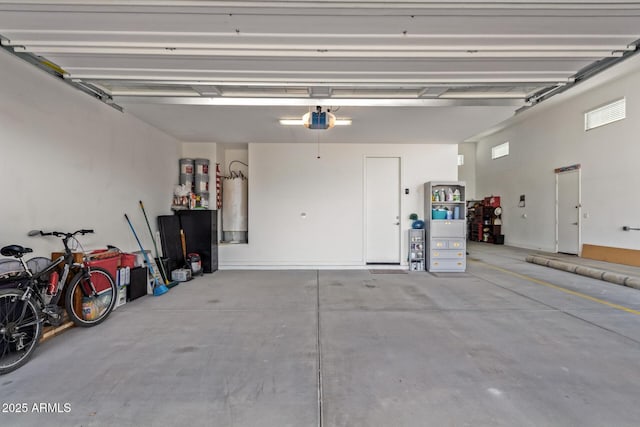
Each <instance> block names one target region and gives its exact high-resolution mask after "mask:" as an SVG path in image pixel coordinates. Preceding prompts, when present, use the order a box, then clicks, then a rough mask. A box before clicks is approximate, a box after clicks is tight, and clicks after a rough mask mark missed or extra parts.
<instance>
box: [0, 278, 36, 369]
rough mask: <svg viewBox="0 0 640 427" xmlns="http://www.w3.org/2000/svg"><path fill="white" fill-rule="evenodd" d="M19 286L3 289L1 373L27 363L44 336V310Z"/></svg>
mask: <svg viewBox="0 0 640 427" xmlns="http://www.w3.org/2000/svg"><path fill="white" fill-rule="evenodd" d="M23 294H24V292H23V291H22V290H19V289H5V290H1V291H0V375H3V374H6V373H8V372H11V371H14V370H16V369H18V368H19V367H20V366H22V365H24V364H25V363H27V361H28V360H29V358H30V357H31V355H32V354H33V351H34V350H35V348H36V346H37V345H38V340H39V339H40V334H41V333H42V320H41V316H40V310H39V308H38V306H37V305H36V303H35V302H34V301H33V300H32V299H28V300H26V301H23V300H22V299H21V298H22V295H23Z"/></svg>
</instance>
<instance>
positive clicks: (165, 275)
mask: <svg viewBox="0 0 640 427" xmlns="http://www.w3.org/2000/svg"><path fill="white" fill-rule="evenodd" d="M140 208H141V209H142V214H143V215H144V220H145V221H146V222H147V228H148V229H149V234H151V241H152V242H153V249H154V250H155V251H156V258H158V261H159V263H160V276H162V280H164V284H165V285H168V284H169V279H168V277H169V276H168V275H167V272H166V271H165V269H164V263H163V262H162V258H160V252H158V245H157V244H156V238H155V236H154V235H153V231H152V230H151V224H149V218H147V211H145V210H144V204H142V200H140Z"/></svg>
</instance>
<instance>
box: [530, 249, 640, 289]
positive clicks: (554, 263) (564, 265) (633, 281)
mask: <svg viewBox="0 0 640 427" xmlns="http://www.w3.org/2000/svg"><path fill="white" fill-rule="evenodd" d="M525 260H526V261H527V262H530V263H532V264H538V265H543V266H545V267H550V268H554V269H556V270H562V271H567V272H569V273H574V274H579V275H581V276H585V277H590V278H592V279H598V280H604V281H606V282H609V283H615V284H616V285H621V286H627V287H629V288H634V289H640V278H638V277H632V276H627V275H624V274H619V273H613V272H611V271H606V270H600V269H597V268H593V267H585V266H583V265H577V264H572V263H569V262H565V261H560V260H556V259H549V258H546V257H543V256H539V255H528V256H527V257H526V258H525Z"/></svg>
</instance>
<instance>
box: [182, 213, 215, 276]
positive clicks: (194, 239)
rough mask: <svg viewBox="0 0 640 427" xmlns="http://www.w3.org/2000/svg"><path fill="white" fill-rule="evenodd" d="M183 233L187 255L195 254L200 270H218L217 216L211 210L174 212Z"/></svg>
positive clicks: (210, 271)
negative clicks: (199, 260)
mask: <svg viewBox="0 0 640 427" xmlns="http://www.w3.org/2000/svg"><path fill="white" fill-rule="evenodd" d="M176 215H177V216H178V218H180V227H181V228H182V230H183V231H184V234H185V241H186V246H187V253H188V254H189V253H192V252H195V253H197V254H198V255H200V258H201V259H202V270H203V271H204V272H205V273H213V272H214V271H217V270H218V215H217V211H211V210H185V211H176Z"/></svg>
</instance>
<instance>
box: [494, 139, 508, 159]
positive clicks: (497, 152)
mask: <svg viewBox="0 0 640 427" xmlns="http://www.w3.org/2000/svg"><path fill="white" fill-rule="evenodd" d="M508 155H509V142H505V143H503V144H500V145H496V146H495V147H491V158H492V159H493V160H495V159H499V158H500V157H504V156H508Z"/></svg>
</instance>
